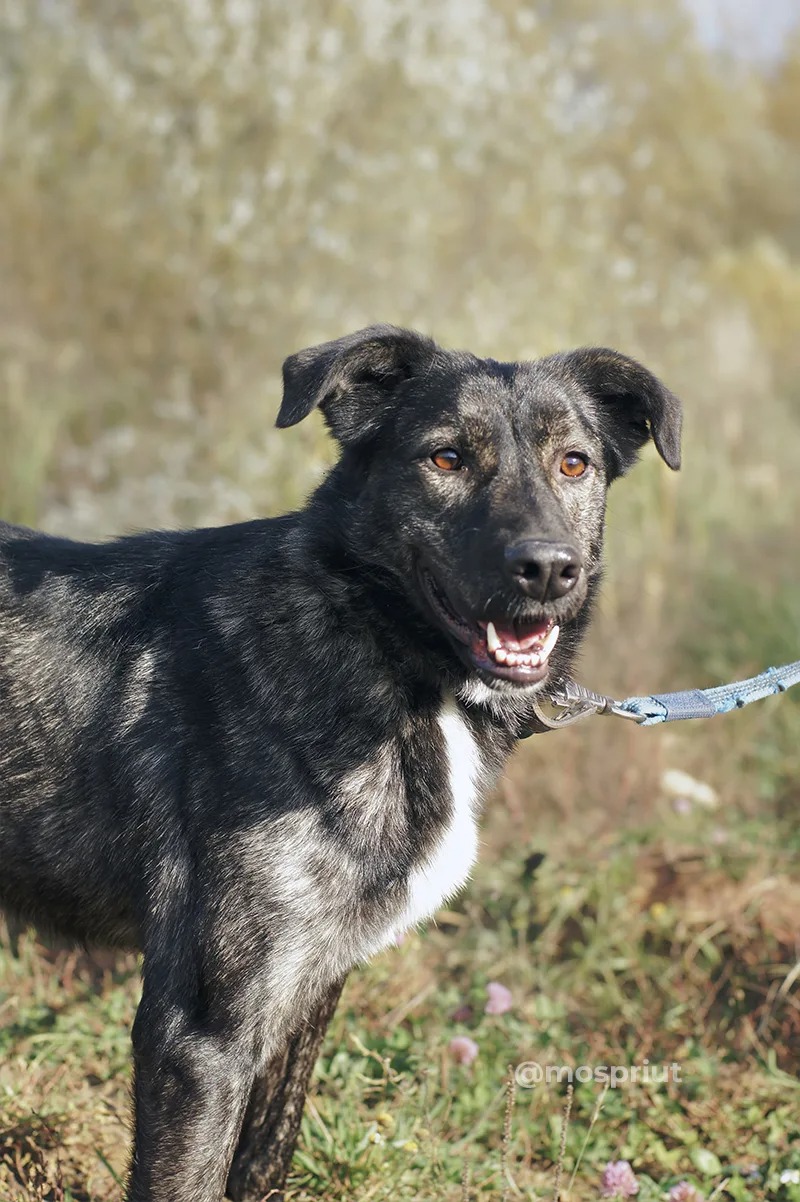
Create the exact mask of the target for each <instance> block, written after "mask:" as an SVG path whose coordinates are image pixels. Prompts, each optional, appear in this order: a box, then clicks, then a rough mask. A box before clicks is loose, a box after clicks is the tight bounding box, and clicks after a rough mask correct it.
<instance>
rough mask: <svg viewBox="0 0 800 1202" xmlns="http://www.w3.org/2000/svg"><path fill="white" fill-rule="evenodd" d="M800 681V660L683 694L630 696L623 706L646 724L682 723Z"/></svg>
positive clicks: (778, 690) (730, 708) (708, 715)
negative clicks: (748, 677) (730, 682)
mask: <svg viewBox="0 0 800 1202" xmlns="http://www.w3.org/2000/svg"><path fill="white" fill-rule="evenodd" d="M795 684H800V660H798V661H797V663H794V664H785V665H784V666H783V667H782V668H767V670H766V672H762V673H761V674H760V675H759V676H751V677H750V679H749V680H740V681H736V682H735V683H734V684H723V685H720V686H719V687H718V688H715V689H684V690H683V691H682V692H679V693H656V694H654V695H653V696H652V697H628V698H626V700H625V701H622V702H620V706H619V708H620V709H622V710H625V711H626V713H629V714H631V715H633V716H635V717H636V718H638V720H639V722H640V724H641V725H642V726H656V725H657V724H658V723H659V722H680V721H682V720H683V719H684V718H713V717H714V715H715V714H727V713H730V711H731V710H735V709H742V708H743V707H744V706H745V705H749V704H750V702H751V701H761V700H762V699H763V698H764V697H771V696H773V695H774V694H775V693H785V692H786V690H787V689H790V688H791V687H792V685H795Z"/></svg>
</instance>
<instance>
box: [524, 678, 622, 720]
mask: <svg viewBox="0 0 800 1202" xmlns="http://www.w3.org/2000/svg"><path fill="white" fill-rule="evenodd" d="M546 702H547V704H549V705H551V706H553V707H554V708H555V710H556V712H555V713H554V714H548V713H546V712H545V711H544V710H543V708H542V705H541V703H540V702H538V701H535V702H534V703H533V710H534V713H535V714H536V717H537V718H538V720H539V721H540V722H541V724H542V726H545V727H547V729H548V730H561V729H562V727H565V726H571V725H572V723H573V722H580V720H581V719H582V718H590V717H592V715H593V714H606V715H609V714H610V715H613V716H614V717H616V718H627V719H628V721H630V722H636V723H637V724H641V723H642V722H643V721H644V715H641V714H634V713H632V712H631V711H630V710H628V709H625V708H624V707H623V706H622V704H621V703H620V702H619V701H616V700H615V699H614V698H613V697H606V696H605V695H604V694H603V693H594V692H593V691H592V690H591V689H587V688H584V686H583V685H580V684H576V683H575V681H574V680H566V681H564V683H563V684H562V685H561V686H560V687H559V688H557V689H553V691H552V693H550V694H549V696H548V697H547V699H546Z"/></svg>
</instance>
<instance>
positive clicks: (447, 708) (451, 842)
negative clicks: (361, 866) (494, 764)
mask: <svg viewBox="0 0 800 1202" xmlns="http://www.w3.org/2000/svg"><path fill="white" fill-rule="evenodd" d="M438 721H439V726H440V728H441V731H442V735H443V737H444V745H445V754H446V757H447V772H448V779H449V787H450V800H451V804H452V809H451V812H450V819H449V821H448V823H447V825H446V827H445V828H444V830H443V831H442V833H441V835H440V837H439V840H438V842H437V844H436V846H435V847H434V848H433V851H432V852H431V853H430V855H429V857H428V859H427V860H426V861H425V863H423V864H421V865H420V866H419V867H418V868H416V869H415V870H414V871H413V872H412V873H411V875H410V876H409V878H408V886H407V888H408V902H407V905H406V908H405V910H404V911H403V913H402V915H401V917H400V920H399V922H398V923H397V925H396V927H395V934H399V933H400V932H401V931H404V930H407V929H408V927H411V926H414V925H415V924H416V923H418V922H422V920H423V919H425V918H430V916H431V915H432V914H434V913H435V912H436V910H437V909H438V908H439V906H440V905H441V904H442V902H443V901H444V900H445V899H446V898H448V897H452V896H453V894H454V893H457V892H458V890H459V889H460V888H461V886H462V885H463V884H464V883H465V881H466V880H467V878H468V876H469V874H470V871H471V870H472V866H473V864H474V863H475V859H476V857H477V854H478V828H477V808H478V778H479V774H480V759H479V755H478V748H477V746H476V743H475V740H474V738H473V736H472V732H471V731H470V729H469V726H468V725H467V722H466V721H465V719H464V718H463V717H462V716H461V714H460V713H459V710H458V706H457V705H456V702H455V701H454V699H453V698H452V697H447V698H446V699H445V701H444V703H443V705H442V709H441V712H440V713H439V719H438Z"/></svg>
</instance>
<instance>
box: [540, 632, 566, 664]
mask: <svg viewBox="0 0 800 1202" xmlns="http://www.w3.org/2000/svg"><path fill="white" fill-rule="evenodd" d="M560 633H561V628H560V627H559V626H554V627H553V629H552V630H551V631H550V633H549V634H548V636H547V638H546V639H545V640H544V642H543V643H542V648H541V651H540V652H539V659H540V660H541V661H542V663H544V661H545V660H546V659H548V658H549V657H550V653H551V652H552V650H553V648H554V647H555V645H556V643H557V642H558V636H559V634H560Z"/></svg>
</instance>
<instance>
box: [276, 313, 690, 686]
mask: <svg viewBox="0 0 800 1202" xmlns="http://www.w3.org/2000/svg"><path fill="white" fill-rule="evenodd" d="M283 376H284V398H283V404H282V406H281V409H280V414H279V416H278V423H277V424H278V425H279V426H281V427H285V426H292V425H294V424H295V423H296V422H299V421H301V420H302V418H304V417H306V416H307V415H308V414H309V413H310V412H311V411H312V409H314V408H316V407H319V408H321V409H322V411H323V414H324V416H325V420H326V422H327V424H328V426H329V427H330V429H331V431H332V433H333V435H334V437H335V438H336V439H337V440H338V442H339V443H340V445H341V447H342V458H341V461H340V469H339V479H340V481H341V482H342V485H343V496H342V500H343V502H344V503H346V507H347V514H346V536H347V540H348V544H349V546H350V548H351V550H352V551H353V552H354V553H355V554H357V555H358V556H359V558H360V559H361V560H362V561H365V562H367V563H369V564H372V565H374V566H375V568H376V570H377V569H380V571H381V572H382V573H383V574H385V573H389V574H390V575H391V576H392V577H393V578H394V579H395V580H396V581H397V582H398V584H399V585H400V587H401V588H403V589H404V590H405V592H406V594H407V595H408V597H409V600H410V601H411V602H412V603H413V605H414V606H415V607H416V608H417V610H418V611H419V612H420V613H421V614H422V615H424V617H425V618H426V619H427V621H428V622H429V623H430V624H432V625H433V626H434V627H435V628H436V629H437V630H438V631H439V632H440V634H441V636H442V637H443V638H444V639H445V640H447V642H448V644H449V646H450V648H451V649H452V651H454V652H455V653H456V654H457V656H458V657H459V658H460V660H461V662H462V663H463V664H464V665H465V666H466V667H467V669H468V671H469V673H470V674H471V675H473V676H477V677H478V678H479V679H480V680H482V681H483V683H484V684H486V685H489V686H491V687H492V688H493V689H499V690H502V691H507V692H508V691H515V692H516V691H520V690H534V689H538V688H541V687H542V686H543V685H544V683H545V681H546V680H547V678H548V676H553V677H554V678H555V671H554V670H555V669H556V668H557V667H558V666H559V664H560V665H561V666H562V667H563V665H564V664H565V663H566V662H567V660H568V658H569V655H570V651H571V650H572V649H574V647H575V646H576V645H577V636H578V635H579V634H580V632H581V631H582V629H583V627H584V625H585V622H586V618H587V615H588V604H587V603H588V601H589V600H590V597H591V593H592V590H593V587H594V585H596V582H597V580H598V579H599V573H600V558H601V549H602V539H603V522H604V514H605V498H606V490H607V488H608V485H609V484H610V483H611V482H612V481H613V480H614V479H616V477H617V476H620V475H621V474H622V473H623V472H625V471H626V470H627V468H629V467H630V466H631V464H633V463H634V461H635V459H636V456H637V452H638V451H639V449H640V448H641V447H642V446H643V445H644V443H645V442H647V440H648V439H649V438H652V439H653V441H654V443H655V445H656V447H657V449H658V452H659V454H660V455H661V457H662V458H663V459H664V460H665V461H666V463H668V464H669V466H670V467H671V468H674V469H677V468H678V467H679V465H680V427H681V407H680V403H679V401H678V400H677V398H676V397H675V396H673V394H672V393H671V392H669V390H668V389H667V388H665V387H664V385H663V384H661V383H660V381H659V380H657V379H656V377H655V376H653V375H652V374H651V373H650V372H649V371H647V369H646V368H644V367H642V366H641V365H640V364H639V363H636V362H635V361H634V360H632V359H628V358H626V357H625V356H624V355H620V354H618V353H617V352H616V351H612V350H606V349H584V350H577V351H572V352H569V353H565V354H558V355H552V356H550V357H549V358H546V359H540V360H537V361H535V362H529V363H496V362H495V361H494V360H491V359H478V358H476V357H475V356H473V355H471V354H467V353H465V352H461V351H459V352H453V351H445V350H442V349H441V348H440V347H438V346H437V345H436V344H435V343H434V342H433V341H432V340H431V339H429V338H425V337H423V336H422V335H421V334H416V333H414V332H413V331H409V330H401V329H396V328H395V327H393V326H373V327H371V328H369V329H367V330H361V331H359V332H358V333H356V334H350V335H348V336H347V337H345V338H339V339H336V340H335V341H334V342H327V343H324V344H323V345H321V346H316V347H311V348H310V349H308V350H304V351H300V352H299V353H298V354H296V355H291V356H290V357H289V358H288V359H287V360H286V362H285V364H284V368H283ZM345 482H346V485H345Z"/></svg>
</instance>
